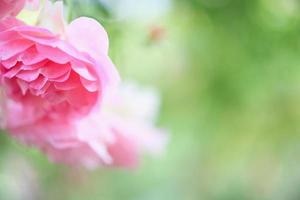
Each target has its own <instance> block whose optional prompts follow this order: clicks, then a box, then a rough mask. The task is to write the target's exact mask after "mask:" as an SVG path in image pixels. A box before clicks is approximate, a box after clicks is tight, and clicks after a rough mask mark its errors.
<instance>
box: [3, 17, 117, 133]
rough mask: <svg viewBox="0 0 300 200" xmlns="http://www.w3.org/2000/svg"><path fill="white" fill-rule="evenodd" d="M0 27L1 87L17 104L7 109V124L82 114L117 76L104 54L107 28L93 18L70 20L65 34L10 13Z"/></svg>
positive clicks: (14, 124) (95, 103)
mask: <svg viewBox="0 0 300 200" xmlns="http://www.w3.org/2000/svg"><path fill="white" fill-rule="evenodd" d="M1 27H2V28H1ZM1 29H2V31H1ZM0 31H1V32H0V78H1V83H2V88H3V90H4V95H5V96H6V97H7V98H9V99H13V100H14V101H15V102H16V103H17V104H18V106H17V107H18V109H19V110H18V111H16V112H12V111H10V110H7V120H6V121H7V122H6V125H5V126H6V127H12V126H19V125H22V124H27V123H32V122H35V121H37V120H40V119H43V118H45V117H47V118H50V119H55V120H56V121H59V120H61V119H62V118H66V117H68V118H81V117H83V116H84V115H87V114H88V113H89V112H90V111H91V110H92V109H93V108H94V107H95V106H97V105H98V103H99V102H101V98H102V97H103V94H104V93H105V91H106V89H107V88H108V87H110V86H112V85H114V84H115V83H116V82H117V81H118V79H119V78H118V74H117V72H116V70H115V68H114V65H113V64H112V62H111V60H110V59H109V57H108V55H107V53H108V38H107V34H106V32H105V30H104V29H103V28H102V27H101V25H100V24H99V23H98V22H96V21H95V20H93V19H90V18H85V17H82V18H78V19H76V20H75V21H73V22H72V23H71V24H70V25H69V26H67V27H66V33H65V35H64V37H65V38H66V39H61V38H60V37H59V35H56V34H53V33H51V32H49V31H48V30H46V29H43V28H38V27H33V26H27V25H23V24H22V23H21V22H19V21H17V20H15V19H11V18H7V19H5V20H2V23H1V25H0ZM17 107H16V108H17ZM24 113H26V114H27V117H26V118H24V116H23V115H24ZM10 118H13V120H10Z"/></svg>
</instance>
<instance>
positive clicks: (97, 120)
mask: <svg viewBox="0 0 300 200" xmlns="http://www.w3.org/2000/svg"><path fill="white" fill-rule="evenodd" d="M9 106H10V107H11V108H10V110H12V109H14V108H16V107H17V106H16V105H14V103H11V104H10V105H9ZM157 109H158V98H157V96H156V95H155V93H153V92H152V91H149V90H143V89H140V88H137V87H136V86H132V85H125V86H122V87H121V88H120V89H119V90H118V91H116V93H115V94H114V95H109V96H107V97H106V98H105V99H104V102H103V108H102V109H101V110H100V109H99V110H97V111H96V110H94V112H92V113H90V114H89V115H88V116H87V117H85V118H82V119H79V120H68V119H65V120H60V121H53V120H52V119H49V118H44V119H42V120H39V121H38V122H35V123H33V124H27V125H25V126H19V127H17V128H12V129H10V133H11V134H12V135H13V136H15V137H16V138H17V139H19V140H21V141H22V142H24V143H26V144H29V145H33V146H36V147H38V148H39V149H41V150H42V151H43V152H45V153H46V154H48V156H49V157H50V159H51V160H53V161H55V162H59V163H66V164H69V165H74V166H80V165H83V166H85V167H87V168H91V169H93V168H95V167H98V166H123V167H124V166H125V167H134V166H136V165H137V163H138V158H139V156H140V154H141V153H142V152H143V151H146V152H149V153H152V154H159V153H161V152H162V151H163V149H164V146H165V144H166V142H167V135H166V134H165V132H164V131H162V130H160V129H157V128H155V126H154V120H155V117H156V115H157ZM25 115H26V114H25Z"/></svg>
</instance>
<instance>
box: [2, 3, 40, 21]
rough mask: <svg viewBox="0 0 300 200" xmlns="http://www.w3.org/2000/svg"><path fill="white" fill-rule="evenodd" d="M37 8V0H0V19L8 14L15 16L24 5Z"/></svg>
mask: <svg viewBox="0 0 300 200" xmlns="http://www.w3.org/2000/svg"><path fill="white" fill-rule="evenodd" d="M26 3H27V6H28V7H29V8H32V9H37V8H38V6H39V0H27V1H26V0H0V19H2V18H4V17H8V16H16V15H17V14H18V13H19V12H20V11H21V10H22V9H23V7H24V6H25V4H26Z"/></svg>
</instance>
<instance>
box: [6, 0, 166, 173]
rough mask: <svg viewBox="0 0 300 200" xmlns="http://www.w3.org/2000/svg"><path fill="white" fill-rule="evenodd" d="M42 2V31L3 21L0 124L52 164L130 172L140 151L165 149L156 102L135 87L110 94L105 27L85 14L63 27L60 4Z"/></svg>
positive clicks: (112, 74) (112, 75)
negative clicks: (125, 168) (158, 126)
mask: <svg viewBox="0 0 300 200" xmlns="http://www.w3.org/2000/svg"><path fill="white" fill-rule="evenodd" d="M45 5H46V6H45V7H44V8H43V9H42V10H43V13H42V14H41V15H40V16H42V19H39V20H37V21H38V22H39V24H38V25H39V26H40V27H37V26H28V25H25V24H23V23H22V22H21V21H18V20H16V19H15V18H14V17H9V16H7V17H5V18H3V19H2V20H0V81H1V88H0V95H1V98H0V106H1V109H0V111H1V113H0V123H1V124H0V126H1V127H2V128H4V129H6V130H7V131H8V132H9V133H10V134H11V135H12V136H14V137H15V138H17V139H18V140H20V141H22V142H23V143H25V144H28V145H32V146H34V147H37V148H39V149H40V150H41V151H43V152H45V153H46V154H47V155H48V156H49V158H50V159H51V160H53V161H55V162H60V163H66V164H70V165H76V166H78V165H83V166H85V167H88V168H95V167H97V166H126V167H134V166H136V164H137V163H138V158H139V155H140V154H141V153H142V152H143V151H147V152H150V153H153V154H157V153H160V152H162V150H163V148H164V145H165V143H166V141H167V137H166V134H165V133H164V131H162V130H160V129H157V128H155V126H154V121H155V117H156V114H157V111H158V110H157V108H158V98H157V96H156V95H155V93H154V92H151V91H150V92H149V91H148V90H143V89H139V88H137V87H136V86H132V85H129V86H128V85H125V86H121V87H120V88H119V89H118V90H117V91H116V93H114V92H113V91H114V90H113V88H114V86H116V84H117V83H118V80H119V76H118V73H117V71H116V69H115V68H114V65H113V64H112V62H111V60H110V58H109V57H108V46H109V45H108V37H107V34H106V32H105V30H104V29H103V28H102V26H101V25H100V24H99V23H98V22H96V21H95V20H93V19H90V18H86V17H81V18H78V19H76V20H74V21H73V22H71V23H70V24H69V25H66V22H65V21H64V20H63V14H62V12H61V11H62V7H63V5H62V3H61V2H60V3H58V2H57V3H55V4H51V3H49V2H48V1H46V3H45ZM42 27H49V29H50V30H51V31H50V30H48V28H42Z"/></svg>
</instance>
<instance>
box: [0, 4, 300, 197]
mask: <svg viewBox="0 0 300 200" xmlns="http://www.w3.org/2000/svg"><path fill="white" fill-rule="evenodd" d="M149 1H150V0H149ZM101 2H104V1H92V0H84V1H79V0H74V1H73V0H68V1H67V2H66V3H67V4H68V6H69V7H70V8H71V9H70V13H69V16H70V19H74V18H76V17H78V16H82V15H87V16H91V17H94V18H96V19H98V20H99V21H100V22H101V23H102V24H103V25H104V27H105V28H106V29H107V30H108V33H109V37H110V42H111V46H110V54H111V56H112V58H113V60H114V62H115V63H116V66H117V67H118V69H119V70H120V73H121V75H122V77H123V79H125V80H126V79H130V80H132V79H133V80H137V81H139V82H140V83H141V84H144V85H154V86H156V87H158V88H159V89H160V90H161V94H162V100H163V104H162V114H161V118H160V123H159V125H160V126H162V127H167V128H168V129H169V130H170V133H171V141H170V145H169V146H168V149H167V151H166V154H165V155H164V157H162V158H158V159H153V158H150V157H147V156H146V158H144V159H143V161H142V164H141V166H140V167H139V168H138V169H136V170H130V171H127V170H121V169H100V170H97V171H94V172H87V171H84V170H75V169H69V168H67V167H63V166H57V165H54V164H51V163H50V162H48V161H47V159H46V158H45V157H44V156H43V155H41V154H40V153H38V152H36V151H35V150H28V148H25V147H20V146H19V145H17V144H15V143H14V142H12V141H11V139H9V138H8V137H7V136H1V139H0V144H1V145H0V148H1V152H0V156H1V157H3V158H5V155H6V154H9V153H10V152H12V151H13V152H15V153H16V154H18V155H19V156H22V157H24V158H26V159H27V160H29V162H30V163H31V164H32V165H33V167H34V169H35V171H37V173H38V180H39V181H40V193H41V194H40V195H42V196H43V198H42V199H46V200H47V199H49V200H50V199H57V200H68V199H70V200H82V199H87V200H98V199H99V200H100V199H105V200H119V199H123V200H154V199H155V200H169V199H170V200H198V199H205V200H253V199H257V200H276V199H278V200H282V199H285V200H298V199H300V192H299V191H300V190H299V187H300V158H298V154H299V151H300V145H299V144H300V143H299V141H300V133H299V130H300V107H299V105H298V104H299V102H300V68H299V66H300V12H299V11H300V2H299V1H297V0H252V1H245V0H185V1H180V0H174V1H173V2H172V4H171V8H170V10H169V12H167V13H165V14H163V15H161V16H159V17H156V18H153V19H151V20H145V19H139V18H137V19H135V20H133V19H127V18H125V17H124V18H122V17H119V16H118V17H116V15H115V13H114V12H113V11H112V10H110V8H109V7H107V5H106V4H103V3H101ZM113 2H118V1H113ZM139 2H140V1H136V3H139ZM141 2H144V1H141ZM116 4H117V3H116ZM104 5H105V6H104ZM114 5H115V4H114ZM158 6H159V5H158ZM133 11H134V10H133ZM133 11H132V12H133ZM5 162H6V161H5V159H1V161H0V164H1V163H5ZM0 169H1V168H0ZM0 172H1V171H0ZM0 175H1V174H0ZM0 182H1V179H0ZM0 186H1V184H0ZM1 191H2V190H1V189H0V199H5V198H2V196H3V195H1Z"/></svg>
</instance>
